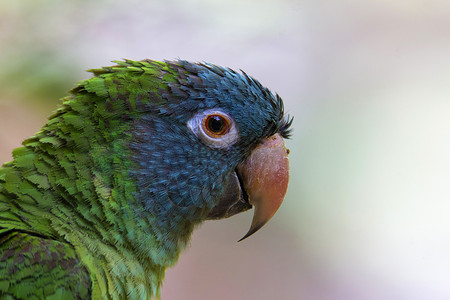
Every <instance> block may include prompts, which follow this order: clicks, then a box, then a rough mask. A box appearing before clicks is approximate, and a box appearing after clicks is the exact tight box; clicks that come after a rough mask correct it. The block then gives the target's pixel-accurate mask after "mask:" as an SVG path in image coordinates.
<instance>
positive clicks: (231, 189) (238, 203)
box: [208, 171, 252, 220]
mask: <svg viewBox="0 0 450 300" xmlns="http://www.w3.org/2000/svg"><path fill="white" fill-rule="evenodd" d="M250 208H252V206H251V205H250V203H249V202H248V197H247V194H245V192H244V191H243V190H242V188H241V184H240V181H239V178H238V176H237V174H236V172H235V171H233V172H232V173H231V174H230V176H229V177H228V181H227V185H226V187H225V190H224V193H223V194H222V196H221V197H220V200H219V202H218V203H217V205H216V206H214V208H213V209H212V210H211V211H210V212H209V214H208V220H217V219H224V218H229V217H231V216H233V215H235V214H238V213H240V212H243V211H246V210H249V209H250Z"/></svg>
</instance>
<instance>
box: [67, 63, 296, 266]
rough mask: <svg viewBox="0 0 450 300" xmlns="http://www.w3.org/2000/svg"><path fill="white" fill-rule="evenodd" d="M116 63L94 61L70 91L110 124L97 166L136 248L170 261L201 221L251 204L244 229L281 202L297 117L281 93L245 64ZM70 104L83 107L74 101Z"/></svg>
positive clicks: (105, 124) (259, 223)
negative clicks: (96, 65) (241, 67)
mask: <svg viewBox="0 0 450 300" xmlns="http://www.w3.org/2000/svg"><path fill="white" fill-rule="evenodd" d="M116 63H117V65H116V66H112V67H104V68H101V69H94V70H91V72H93V73H94V75H95V77H93V78H91V79H88V80H86V81H83V82H81V83H80V84H79V85H78V87H77V88H75V89H74V90H73V91H72V93H73V94H75V95H78V98H80V99H82V97H81V96H82V95H86V97H88V99H89V100H88V101H90V102H91V103H90V104H89V106H90V107H95V108H94V109H92V110H90V111H89V112H88V113H89V114H90V117H89V118H90V119H91V120H94V123H95V124H96V125H95V126H102V128H107V129H106V130H105V129H102V135H101V136H100V137H98V138H97V140H107V141H109V142H108V143H109V146H108V149H107V150H105V151H103V152H101V151H100V152H99V153H101V155H97V156H96V157H95V160H96V161H97V162H96V163H95V165H96V166H97V169H98V172H97V173H102V172H103V171H102V170H107V171H108V172H103V174H102V177H101V180H102V181H107V182H108V184H107V186H108V187H111V189H112V190H113V192H112V193H110V194H108V197H109V198H108V199H106V200H105V201H108V202H110V203H111V202H114V201H115V202H118V204H117V205H116V206H118V207H120V211H119V212H118V211H116V210H114V216H115V217H114V218H122V219H124V221H123V222H122V223H121V224H125V226H129V228H128V229H126V230H124V229H123V226H122V227H120V228H119V226H117V227H118V229H117V230H118V231H121V232H125V233H123V234H126V235H127V236H131V237H130V239H133V240H135V241H136V242H135V243H133V244H132V246H133V247H135V248H136V249H135V250H134V252H137V253H142V256H143V257H144V256H150V257H151V260H152V262H153V263H154V264H156V265H164V266H168V265H173V264H174V263H175V262H176V261H177V259H178V256H179V253H180V252H181V250H182V249H183V248H184V247H185V246H186V244H187V242H188V240H189V238H190V236H191V233H192V231H193V229H194V227H195V226H196V225H198V224H200V223H201V222H203V221H205V220H210V219H222V218H227V217H230V216H233V215H235V214H237V213H239V212H242V211H246V210H248V209H250V208H252V207H254V208H255V213H254V217H253V221H252V224H251V226H250V229H249V231H248V233H247V234H246V235H245V236H244V238H246V237H248V236H250V235H251V234H253V233H254V232H256V231H257V230H258V229H260V228H261V227H262V226H263V225H264V224H265V223H266V222H267V221H268V220H269V219H270V218H271V217H272V216H273V215H274V214H275V212H276V211H277V209H278V208H279V207H280V205H281V202H282V201H283V198H284V195H285V193H286V189H287V184H288V180H289V164H288V150H287V149H286V147H285V145H284V141H283V139H284V138H288V137H289V135H290V126H291V123H292V119H290V118H288V117H286V116H285V114H284V108H283V101H282V99H281V98H280V97H279V96H278V95H275V96H274V95H273V94H272V93H271V92H270V91H269V90H268V89H267V88H265V87H263V86H262V85H261V84H260V83H259V82H258V81H257V80H255V79H253V78H252V77H250V76H248V75H247V74H245V73H244V72H242V73H238V72H235V71H233V70H231V69H226V68H222V67H218V66H215V65H212V64H206V63H191V62H187V61H183V60H178V61H165V62H157V61H153V60H143V61H132V60H125V61H118V62H116ZM80 95H81V96H80ZM94 95H95V96H96V97H93V96H94ZM94 98H96V99H97V98H98V99H100V100H98V99H97V100H95V99H94ZM93 99H94V100H93ZM66 105H71V106H73V108H72V109H73V110H78V111H79V110H81V109H79V108H78V106H77V105H76V102H70V101H69V102H66ZM98 111H101V112H100V113H99V112H98ZM113 124H115V125H113ZM95 131H96V132H99V131H100V130H95ZM90 143H91V144H92V142H90ZM102 147H103V144H101V145H100V146H99V148H102ZM92 148H93V147H92V146H91V149H92ZM97 150H98V149H97ZM91 151H96V148H95V149H93V150H91ZM108 155H109V156H111V157H115V158H114V159H110V160H111V163H110V164H112V170H111V168H110V167H108V168H107V167H105V165H106V164H107V163H106V162H105V160H107V156H108ZM92 156H94V155H92ZM116 158H117V159H116ZM125 171H126V172H125ZM97 173H96V174H97ZM116 173H117V174H116ZM125 173H126V174H125ZM108 178H109V179H108ZM118 186H119V187H120V188H118ZM121 198H123V199H124V200H123V201H122V200H117V199H121ZM109 206H111V205H110V204H108V205H106V207H109ZM130 220H137V221H133V226H131V225H127V224H129V223H130V222H131V221H130ZM138 237H139V238H138ZM116 243H117V241H116ZM149 248H152V250H148V249H149ZM154 249H158V250H154Z"/></svg>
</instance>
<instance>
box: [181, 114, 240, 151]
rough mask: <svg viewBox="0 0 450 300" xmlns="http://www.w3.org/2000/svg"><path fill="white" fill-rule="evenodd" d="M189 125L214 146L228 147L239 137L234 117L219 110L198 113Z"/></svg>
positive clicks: (205, 141)
mask: <svg viewBox="0 0 450 300" xmlns="http://www.w3.org/2000/svg"><path fill="white" fill-rule="evenodd" d="M187 125H188V127H189V128H190V129H191V130H192V132H194V134H195V135H196V136H197V137H199V138H200V139H201V140H202V141H203V142H204V143H205V144H207V145H208V146H210V147H213V148H227V147H229V146H231V145H232V144H234V143H235V142H236V141H237V139H238V132H237V128H236V124H235V122H234V120H233V118H232V117H230V116H229V115H228V114H226V113H224V112H221V111H218V110H207V111H203V112H201V113H198V114H196V115H195V116H194V117H193V118H192V119H190V120H189V121H188V123H187Z"/></svg>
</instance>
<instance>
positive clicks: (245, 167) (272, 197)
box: [237, 134, 289, 241]
mask: <svg viewBox="0 0 450 300" xmlns="http://www.w3.org/2000/svg"><path fill="white" fill-rule="evenodd" d="M288 154H289V150H288V149H286V147H285V145H284V140H283V138H282V137H281V136H280V135H279V134H274V135H273V136H271V137H268V138H266V139H265V140H264V141H263V142H262V143H261V144H260V145H258V146H257V147H256V148H255V149H254V150H253V151H252V153H251V154H250V156H249V157H248V158H247V160H245V161H244V162H243V163H242V164H240V165H239V166H238V168H237V171H238V174H239V175H240V178H241V181H242V184H243V188H244V190H245V192H246V193H247V195H248V201H249V203H250V204H251V205H253V206H254V207H255V213H254V215H253V221H252V225H251V226H250V229H249V231H248V232H247V234H246V235H245V236H244V237H243V238H241V239H240V240H239V241H242V240H243V239H245V238H247V237H249V236H251V235H252V234H254V233H255V232H256V231H258V230H259V229H260V228H261V227H263V226H264V224H266V223H267V222H268V221H269V220H270V218H272V216H273V215H274V214H275V213H276V211H277V210H278V208H279V207H280V205H281V203H282V202H283V199H284V196H285V195H286V191H287V186H288V182H289V159H288Z"/></svg>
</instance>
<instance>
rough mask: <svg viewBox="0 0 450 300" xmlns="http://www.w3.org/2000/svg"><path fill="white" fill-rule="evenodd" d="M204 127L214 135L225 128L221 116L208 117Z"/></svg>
mask: <svg viewBox="0 0 450 300" xmlns="http://www.w3.org/2000/svg"><path fill="white" fill-rule="evenodd" d="M206 125H207V127H208V129H209V130H211V131H212V132H214V133H220V132H222V131H223V129H224V128H225V122H224V120H223V118H222V117H221V116H210V117H209V118H208V122H207V124H206Z"/></svg>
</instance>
